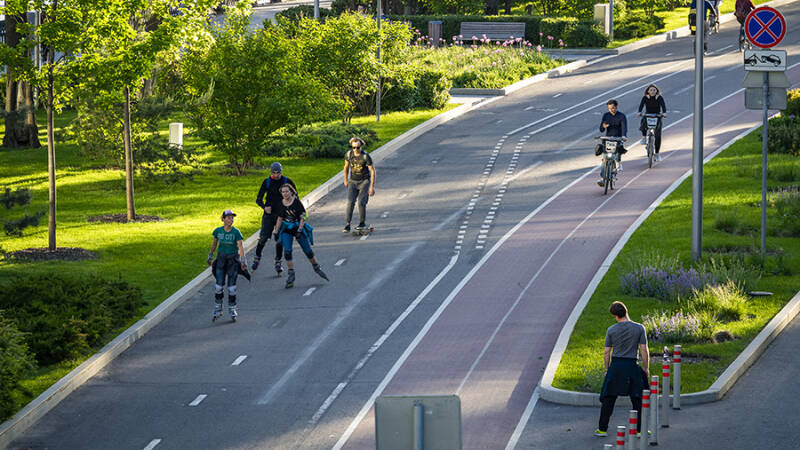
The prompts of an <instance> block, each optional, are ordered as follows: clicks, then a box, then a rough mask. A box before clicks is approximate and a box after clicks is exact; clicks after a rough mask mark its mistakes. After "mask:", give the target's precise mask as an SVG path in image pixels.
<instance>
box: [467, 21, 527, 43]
mask: <svg viewBox="0 0 800 450" xmlns="http://www.w3.org/2000/svg"><path fill="white" fill-rule="evenodd" d="M460 34H461V39H462V40H464V41H471V40H473V38H472V37H473V36H475V38H477V39H483V36H484V35H486V37H487V38H488V39H491V40H493V41H505V40H508V39H511V37H512V36H513V37H514V38H523V39H525V23H524V22H461V33H460Z"/></svg>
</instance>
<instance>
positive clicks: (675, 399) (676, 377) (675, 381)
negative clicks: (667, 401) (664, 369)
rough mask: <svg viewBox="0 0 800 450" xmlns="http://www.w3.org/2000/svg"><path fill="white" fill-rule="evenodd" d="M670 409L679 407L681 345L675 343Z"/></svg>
mask: <svg viewBox="0 0 800 450" xmlns="http://www.w3.org/2000/svg"><path fill="white" fill-rule="evenodd" d="M672 356H673V357H672V367H673V372H674V374H673V376H672V390H673V394H672V409H681V346H680V345H676V346H675V350H674V351H673V355H672Z"/></svg>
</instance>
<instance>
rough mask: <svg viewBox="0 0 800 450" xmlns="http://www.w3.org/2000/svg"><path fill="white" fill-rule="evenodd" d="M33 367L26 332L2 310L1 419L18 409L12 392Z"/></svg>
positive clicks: (0, 335)
mask: <svg viewBox="0 0 800 450" xmlns="http://www.w3.org/2000/svg"><path fill="white" fill-rule="evenodd" d="M33 368H34V359H33V356H32V355H31V354H30V353H29V352H28V345H27V344H26V343H25V334H24V333H22V332H20V331H19V330H18V329H17V327H16V325H14V322H12V321H10V320H8V319H6V318H5V317H3V315H2V311H0V421H3V420H5V419H7V418H8V417H10V416H11V415H12V414H13V413H14V411H15V410H16V406H15V404H14V399H13V397H12V395H11V393H12V392H13V391H14V389H16V388H17V387H18V386H19V381H20V380H21V379H23V378H24V377H25V375H26V374H27V372H28V371H30V370H32V369H33Z"/></svg>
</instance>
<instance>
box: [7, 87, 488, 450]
mask: <svg viewBox="0 0 800 450" xmlns="http://www.w3.org/2000/svg"><path fill="white" fill-rule="evenodd" d="M498 99H499V97H498ZM494 100H497V99H488V100H478V101H474V102H472V103H465V104H463V105H461V106H459V107H456V108H453V109H451V110H450V111H446V112H444V113H441V114H439V115H437V116H436V117H433V118H431V119H428V120H427V121H425V122H423V123H421V124H419V125H417V126H416V127H414V128H412V129H410V130H408V131H406V132H405V133H403V134H401V135H400V136H398V137H396V138H394V139H392V140H391V141H389V142H387V143H386V144H384V145H383V146H381V147H380V148H378V149H376V150H375V151H373V152H371V153H370V155H372V158H373V160H374V161H375V162H379V161H381V160H383V159H385V158H387V157H388V156H391V155H392V154H394V153H395V152H397V151H398V150H400V149H401V148H402V147H403V146H404V145H406V144H408V143H409V142H411V141H412V140H414V139H416V138H417V137H419V136H420V135H422V134H424V133H426V132H428V131H430V130H432V129H433V128H435V127H437V126H439V125H441V124H443V123H445V122H447V121H449V120H451V119H454V118H456V117H458V116H460V115H462V114H465V113H467V112H469V111H472V110H473V109H477V108H480V107H483V106H485V105H487V104H489V103H492V102H493V101H494ZM342 182H343V180H342V173H341V172H340V173H338V174H337V175H335V176H333V177H332V178H331V179H329V180H328V181H326V182H325V183H323V184H322V185H320V186H318V187H317V188H316V189H314V190H313V191H311V192H310V193H309V194H308V195H306V196H305V197H303V199H302V201H303V204H304V205H305V206H306V207H309V206H311V205H312V204H314V203H316V202H317V201H319V199H321V198H322V197H324V196H325V195H327V194H328V193H329V192H331V191H332V190H334V189H336V188H337V187H338V186H339V185H341V184H342ZM258 235H259V233H258V232H256V233H254V234H253V235H251V236H250V237H248V238H247V239H246V240H245V242H244V248H245V252H250V251H252V250H253V249H254V248H255V246H256V244H257V243H258ZM209 280H211V268H208V269H206V270H204V271H203V272H201V273H200V274H199V275H197V276H196V277H195V278H194V279H193V280H192V281H190V282H189V283H187V284H186V285H184V286H183V287H182V288H180V289H179V290H178V291H176V292H175V293H174V294H172V295H171V296H169V297H168V298H167V299H166V300H164V301H163V302H161V304H160V305H158V306H157V307H156V308H155V309H153V310H152V311H150V312H149V313H148V314H147V315H145V316H144V317H143V318H142V319H140V320H139V321H138V322H136V323H135V324H133V325H132V326H131V327H130V328H128V329H127V330H125V331H124V332H123V333H122V334H120V335H119V336H117V337H116V338H115V339H114V340H113V341H111V342H109V343H108V344H106V345H105V346H104V347H103V348H101V349H100V350H99V351H98V352H97V353H95V354H94V355H92V356H91V357H90V358H89V359H87V360H86V361H84V362H83V364H81V365H79V366H78V367H76V368H75V369H73V370H72V371H71V372H70V373H68V374H67V375H65V376H64V377H63V378H61V379H60V380H59V381H58V382H56V383H55V384H53V385H52V386H51V387H50V388H49V389H47V390H46V391H45V392H43V393H42V394H40V395H39V396H38V397H36V398H35V399H33V400H32V401H31V402H30V403H28V404H27V405H26V406H25V407H24V408H22V409H21V410H20V411H18V412H17V414H15V415H14V416H13V417H11V418H10V419H8V420H7V421H5V422H3V423H2V424H0V448H6V447H7V446H8V445H10V444H11V442H12V441H14V439H17V438H18V437H20V436H21V435H22V434H23V433H25V431H26V430H27V429H28V428H29V427H31V426H32V425H34V424H35V423H36V422H37V421H38V420H39V419H41V418H42V417H43V416H44V415H45V414H47V413H48V412H49V411H50V410H51V409H53V408H54V407H55V406H56V405H58V403H59V402H61V400H63V399H64V398H66V397H67V396H68V395H69V394H71V393H72V392H74V391H75V390H76V389H78V388H79V387H80V386H81V385H82V384H83V383H85V382H86V381H87V380H88V379H90V378H91V377H93V376H94V375H95V374H97V373H98V372H99V371H100V370H102V369H103V368H104V367H105V366H106V365H107V364H108V363H110V362H111V361H112V360H114V358H116V357H117V356H118V355H120V354H121V353H122V352H124V351H125V350H126V349H128V347H130V346H131V345H133V343H134V342H136V341H137V340H139V339H141V338H142V337H143V336H144V335H145V334H146V333H147V332H148V331H150V330H151V329H152V328H154V327H155V326H156V325H158V324H159V323H161V322H162V321H163V320H164V319H166V318H167V316H168V315H169V314H170V313H172V311H174V310H175V309H176V308H177V307H179V306H180V305H181V304H183V302H184V301H186V300H188V299H189V298H190V297H191V296H192V295H194V294H195V293H196V292H197V291H199V290H200V289H201V288H202V287H203V285H204V284H205V283H206V282H208V281H209Z"/></svg>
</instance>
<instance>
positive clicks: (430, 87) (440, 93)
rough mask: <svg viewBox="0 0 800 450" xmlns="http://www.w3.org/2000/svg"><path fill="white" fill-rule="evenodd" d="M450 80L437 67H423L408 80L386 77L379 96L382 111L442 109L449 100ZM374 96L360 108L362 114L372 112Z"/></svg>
mask: <svg viewBox="0 0 800 450" xmlns="http://www.w3.org/2000/svg"><path fill="white" fill-rule="evenodd" d="M451 86H452V82H451V81H450V78H448V76H447V74H446V73H445V72H444V71H442V70H438V69H434V68H428V67H424V68H422V69H419V70H417V71H416V72H415V73H414V74H413V75H412V79H411V80H409V81H403V80H392V79H388V80H386V82H385V94H384V95H383V97H381V109H382V110H384V111H410V110H412V109H414V108H426V109H442V108H444V107H445V106H446V105H447V102H448V101H449V100H450V87H451ZM374 105H375V99H374V96H373V97H372V98H371V99H370V101H369V102H368V103H367V104H365V105H364V106H363V107H362V108H361V112H362V113H363V114H372V113H374Z"/></svg>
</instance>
